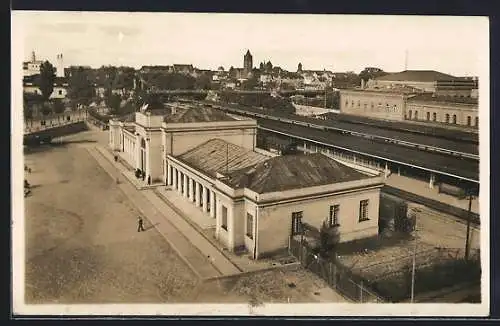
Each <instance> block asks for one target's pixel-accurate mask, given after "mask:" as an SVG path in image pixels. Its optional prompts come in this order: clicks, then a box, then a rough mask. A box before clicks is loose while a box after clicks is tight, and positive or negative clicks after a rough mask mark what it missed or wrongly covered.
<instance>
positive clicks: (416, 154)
mask: <svg viewBox="0 0 500 326" xmlns="http://www.w3.org/2000/svg"><path fill="white" fill-rule="evenodd" d="M259 128H261V129H262V128H267V129H270V130H273V131H276V132H279V133H282V134H285V135H290V136H298V137H301V138H304V139H309V140H312V141H318V142H322V143H325V144H329V145H332V146H334V147H338V148H344V149H347V150H351V151H355V152H358V153H361V154H365V155H367V156H372V157H375V158H380V159H384V160H388V161H393V162H400V163H401V164H402V165H411V166H414V167H417V168H421V169H423V170H430V171H435V172H437V173H442V174H447V175H450V176H456V177H461V178H466V179H470V180H475V181H479V161H477V160H472V159H466V158H459V157H453V156H450V155H445V154H440V153H433V152H424V151H421V150H418V149H414V148H411V147H404V146H399V145H395V144H392V143H385V142H380V141H375V140H371V139H366V138H361V137H353V136H349V135H343V134H333V133H331V132H327V131H322V130H318V129H313V128H308V127H303V126H298V125H290V124H288V123H283V122H277V121H269V120H268V121H262V122H259Z"/></svg>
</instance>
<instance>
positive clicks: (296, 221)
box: [292, 211, 303, 235]
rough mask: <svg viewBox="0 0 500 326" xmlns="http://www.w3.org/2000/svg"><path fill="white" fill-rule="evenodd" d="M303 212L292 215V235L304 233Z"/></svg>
mask: <svg viewBox="0 0 500 326" xmlns="http://www.w3.org/2000/svg"><path fill="white" fill-rule="evenodd" d="M302 213H303V212H302V211H301V212H293V213H292V235H296V234H300V233H301V231H302Z"/></svg>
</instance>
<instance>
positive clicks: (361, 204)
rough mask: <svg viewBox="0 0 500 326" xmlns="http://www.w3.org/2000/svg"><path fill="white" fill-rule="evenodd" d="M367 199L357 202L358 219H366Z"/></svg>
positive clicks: (361, 220)
mask: <svg viewBox="0 0 500 326" xmlns="http://www.w3.org/2000/svg"><path fill="white" fill-rule="evenodd" d="M368 220H369V219H368V199H366V200H362V201H360V202H359V221H360V222H363V221H368Z"/></svg>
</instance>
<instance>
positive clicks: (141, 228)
mask: <svg viewBox="0 0 500 326" xmlns="http://www.w3.org/2000/svg"><path fill="white" fill-rule="evenodd" d="M141 231H145V230H144V221H143V220H142V217H140V216H139V217H138V218H137V232H141Z"/></svg>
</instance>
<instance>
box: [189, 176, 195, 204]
mask: <svg viewBox="0 0 500 326" xmlns="http://www.w3.org/2000/svg"><path fill="white" fill-rule="evenodd" d="M195 186H196V182H195V181H194V180H193V179H192V178H191V184H190V185H189V199H190V200H191V201H192V202H194V201H195V190H194V187H195Z"/></svg>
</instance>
